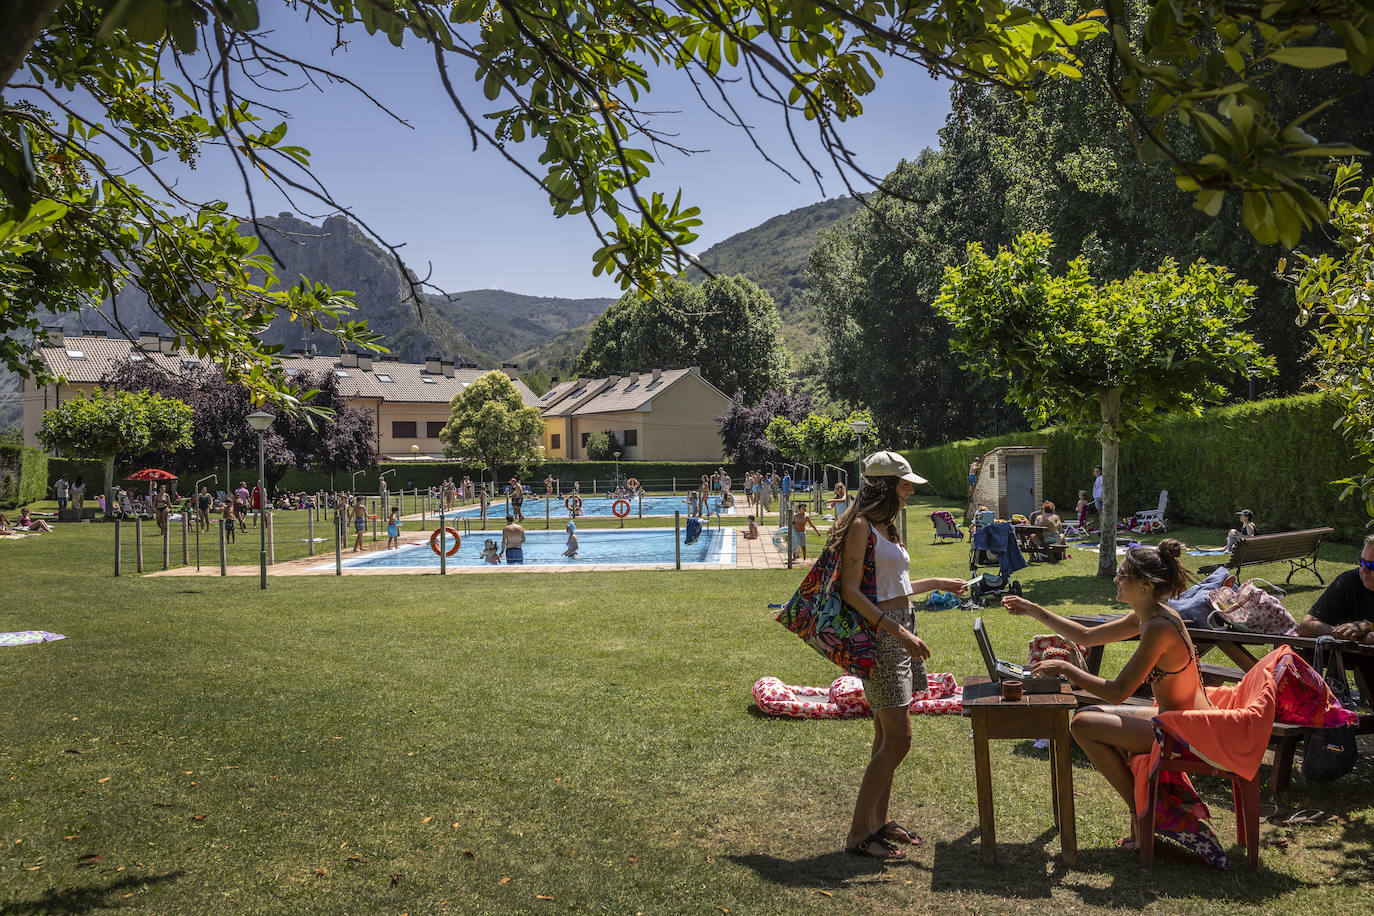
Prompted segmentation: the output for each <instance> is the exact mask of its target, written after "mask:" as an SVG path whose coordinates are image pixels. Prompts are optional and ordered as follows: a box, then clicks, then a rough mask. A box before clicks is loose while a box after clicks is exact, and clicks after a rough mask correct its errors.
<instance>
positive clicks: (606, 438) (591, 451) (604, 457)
mask: <svg viewBox="0 0 1374 916" xmlns="http://www.w3.org/2000/svg"><path fill="white" fill-rule="evenodd" d="M618 451H621V448H620V440H618V439H616V437H615V433H613V432H611V431H610V430H602V431H600V432H595V433H592V434H591V435H589V436H587V457H588V458H590V459H591V460H592V461H610V460H611V459H613V458H615V453H616V452H618Z"/></svg>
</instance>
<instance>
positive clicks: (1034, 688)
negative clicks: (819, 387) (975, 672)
mask: <svg viewBox="0 0 1374 916" xmlns="http://www.w3.org/2000/svg"><path fill="white" fill-rule="evenodd" d="M973 638H974V639H975V640H977V642H978V651H979V652H981V653H982V654H983V664H984V665H986V666H987V669H988V676H989V677H990V678H992V680H993V682H994V683H998V682H1001V681H1004V680H1013V681H1020V682H1021V685H1022V688H1021V689H1022V690H1023V692H1025V693H1058V692H1059V690H1060V688H1061V687H1062V686H1063V685H1064V684H1065V683H1066V682H1065V680H1064V679H1063V678H1060V677H1032V676H1031V671H1030V669H1029V668H1027V667H1026V666H1024V665H1018V664H1016V663H1014V662H1008V661H1004V660H1002V659H1000V658H998V657H997V654H996V653H995V652H993V651H992V641H991V640H989V639H988V630H987V627H986V626H984V625H983V618H981V617H979V618H977V619H976V620H974V621H973Z"/></svg>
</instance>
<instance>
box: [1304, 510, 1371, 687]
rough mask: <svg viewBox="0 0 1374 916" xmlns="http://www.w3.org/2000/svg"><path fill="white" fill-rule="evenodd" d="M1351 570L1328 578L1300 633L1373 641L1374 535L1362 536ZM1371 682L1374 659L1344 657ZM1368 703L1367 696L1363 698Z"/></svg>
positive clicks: (1357, 640) (1356, 640) (1365, 641)
mask: <svg viewBox="0 0 1374 916" xmlns="http://www.w3.org/2000/svg"><path fill="white" fill-rule="evenodd" d="M1356 564H1357V565H1356V566H1355V568H1354V569H1348V570H1346V571H1345V572H1343V573H1341V574H1340V575H1339V576H1337V577H1336V578H1334V579H1332V580H1331V584H1330V585H1328V586H1327V587H1326V591H1324V592H1322V594H1321V597H1320V598H1318V599H1317V603H1316V604H1314V605H1312V610H1310V611H1308V612H1307V616H1306V617H1304V618H1303V619H1302V622H1301V623H1299V624H1298V633H1299V634H1300V635H1302V636H1326V635H1331V636H1334V637H1336V638H1337V639H1348V640H1351V641H1352V642H1363V643H1374V534H1371V535H1370V536H1369V537H1367V538H1365V539H1364V549H1363V550H1361V551H1360V558H1359V560H1357V561H1356ZM1347 661H1348V662H1353V663H1354V664H1355V665H1356V666H1357V667H1358V668H1359V670H1360V673H1361V674H1362V675H1363V676H1364V680H1365V683H1367V684H1374V660H1372V659H1370V658H1369V657H1367V656H1357V657H1351V656H1347ZM1364 702H1365V703H1366V704H1367V705H1368V704H1370V698H1369V697H1366V698H1365V701H1364Z"/></svg>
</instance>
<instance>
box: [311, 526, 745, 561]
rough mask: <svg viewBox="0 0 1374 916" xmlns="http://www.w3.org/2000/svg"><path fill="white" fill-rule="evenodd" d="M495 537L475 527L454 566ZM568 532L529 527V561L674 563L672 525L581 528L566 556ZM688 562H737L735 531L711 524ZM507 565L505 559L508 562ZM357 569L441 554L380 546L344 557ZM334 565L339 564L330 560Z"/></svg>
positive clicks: (687, 550) (497, 537) (424, 547)
mask: <svg viewBox="0 0 1374 916" xmlns="http://www.w3.org/2000/svg"><path fill="white" fill-rule="evenodd" d="M487 538H491V539H492V540H493V541H495V542H496V543H497V544H500V543H501V532H500V531H474V532H472V534H471V535H470V536H467V537H464V538H463V544H462V546H461V547H460V548H459V549H458V552H457V553H455V554H454V555H453V556H451V557H449V558H448V565H450V566H485V565H487V564H486V563H484V562H483V561H482V557H481V554H482V544H483V542H484V541H486V539H487ZM567 540H568V535H567V532H565V531H528V532H526V533H525V565H526V566H569V567H576V566H587V565H589V564H592V563H672V562H673V540H674V531H673V529H672V528H626V529H623V530H621V529H588V530H586V531H579V532H578V533H577V544H578V558H577V559H576V560H570V559H568V558H567V557H565V556H563V555H562V554H563V551H564V549H565V548H566V546H567ZM682 562H683V563H733V562H735V531H734V530H733V529H731V528H726V529H723V530H722V529H719V528H710V529H707V530H704V531H702V533H701V537H700V538H699V539H698V540H697V542H696V543H695V544H691V545H688V544H683V545H682ZM502 565H504V564H502ZM344 566H347V567H349V568H351V569H358V568H361V569H376V568H379V567H391V568H407V569H438V568H439V555H438V554H436V553H435V552H434V551H433V550H431V549H430V547H429V544H428V543H425V544H416V545H413V546H410V547H401V548H398V549H396V550H378V551H376V552H375V553H370V554H368V555H366V556H361V557H355V558H353V559H347V560H344ZM329 568H333V564H332V563H331V564H329Z"/></svg>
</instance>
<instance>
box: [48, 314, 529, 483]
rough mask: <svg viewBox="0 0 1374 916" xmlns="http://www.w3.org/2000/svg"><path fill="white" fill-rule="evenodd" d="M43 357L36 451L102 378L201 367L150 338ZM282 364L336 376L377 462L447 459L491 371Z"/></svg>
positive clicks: (305, 356)
mask: <svg viewBox="0 0 1374 916" xmlns="http://www.w3.org/2000/svg"><path fill="white" fill-rule="evenodd" d="M38 352H39V355H40V356H41V357H42V358H43V361H44V363H45V364H46V365H47V367H48V369H49V371H50V372H51V373H52V374H53V375H54V376H57V377H58V378H59V379H60V381H57V382H54V383H52V384H48V385H35V384H33V382H31V381H28V380H26V381H25V382H24V387H23V393H22V397H23V405H24V443H25V444H26V445H33V446H38V444H39V443H38V429H39V427H40V426H42V423H43V411H45V410H47V409H49V408H51V407H56V406H57V405H58V404H60V403H62V402H63V401H65V400H67V399H69V398H71V397H73V396H74V395H76V394H77V393H79V392H82V391H91V390H94V389H96V388H98V387H99V385H100V380H101V379H102V378H104V377H105V376H106V375H107V374H109V373H110V372H111V371H113V370H114V369H116V368H118V367H119V366H121V365H123V364H125V363H128V362H138V361H141V360H147V361H150V362H152V363H154V364H156V365H159V366H162V367H163V368H166V369H169V370H173V371H176V370H179V369H180V368H181V367H182V365H184V364H187V363H189V364H192V365H199V364H200V360H199V359H197V358H195V357H194V356H191V355H190V354H188V353H186V352H185V351H182V350H180V349H178V348H177V346H176V342H175V340H174V339H173V338H170V337H159V336H158V335H157V334H148V333H144V334H141V335H139V339H138V341H137V342H130V341H128V340H126V339H125V338H123V337H106V336H104V335H103V334H87V335H83V336H80V337H76V336H63V335H61V334H60V333H56V332H53V331H50V332H49V339H48V341H47V342H46V343H45V344H42V345H40V346H39V347H38ZM281 362H282V366H283V368H284V369H285V370H286V372H287V374H288V375H294V374H297V373H300V372H312V373H320V372H332V373H334V376H335V377H336V378H337V379H338V383H339V393H340V395H341V396H342V397H343V400H344V403H346V404H347V405H348V406H349V407H353V408H356V409H358V410H362V411H365V412H366V413H368V414H370V415H371V416H372V423H373V428H374V430H375V432H376V442H375V448H376V449H377V456H378V457H379V458H383V459H385V458H412V457H414V456H415V455H416V452H415V451H414V450H413V446H419V452H418V454H419V456H420V457H427V458H442V457H443V454H444V447H443V443H442V442H440V441H439V431H440V430H441V429H443V428H444V425H445V424H446V423H447V422H448V419H449V414H450V410H449V402H450V401H452V400H453V396H454V395H456V394H457V393H458V392H460V391H462V390H463V389H464V388H466V387H467V386H468V385H470V384H472V383H473V382H475V381H476V380H477V379H479V378H481V377H482V376H483V375H485V374H486V373H487V372H488V371H490V370H487V369H479V368H477V367H476V366H474V365H470V364H464V365H461V366H458V365H455V363H454V361H453V360H447V359H440V358H438V357H431V358H429V359H426V360H425V362H423V363H403V362H399V361H397V360H393V359H378V358H376V357H374V356H370V355H365V354H362V353H344V354H341V355H339V356H320V355H312V354H309V353H306V352H305V351H295V352H293V353H291V354H289V355H287V356H284V357H282V359H281ZM505 371H506V373H507V374H508V375H511V376H512V379H511V380H512V382H514V384H515V388H516V390H517V391H519V392H520V397H521V398H522V399H523V400H524V402H525V405H526V406H528V407H539V406H542V405H541V403H540V399H539V398H538V396H537V395H535V393H534V392H533V391H531V390H530V388H529V386H528V385H526V384H525V383H524V382H523V381H521V380H520V379H519V378H515V377H514V370H513V367H505Z"/></svg>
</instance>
